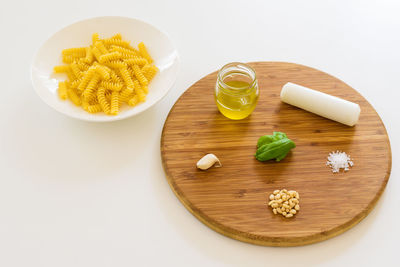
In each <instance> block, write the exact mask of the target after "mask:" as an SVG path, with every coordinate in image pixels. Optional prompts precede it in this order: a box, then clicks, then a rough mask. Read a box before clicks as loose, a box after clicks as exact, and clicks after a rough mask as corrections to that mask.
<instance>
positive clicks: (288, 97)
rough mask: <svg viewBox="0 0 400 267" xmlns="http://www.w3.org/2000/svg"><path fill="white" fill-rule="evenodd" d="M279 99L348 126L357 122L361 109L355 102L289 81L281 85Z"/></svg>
mask: <svg viewBox="0 0 400 267" xmlns="http://www.w3.org/2000/svg"><path fill="white" fill-rule="evenodd" d="M281 100H282V101H283V102H285V103H288V104H290V105H293V106H296V107H299V108H302V109H304V110H307V111H309V112H312V113H315V114H317V115H320V116H322V117H325V118H328V119H331V120H334V121H337V122H340V123H343V124H346V125H348V126H353V125H355V124H356V123H357V121H358V117H359V116H360V111H361V109H360V106H359V105H358V104H356V103H353V102H350V101H347V100H344V99H341V98H339V97H336V96H332V95H328V94H325V93H322V92H319V91H316V90H312V89H310V88H307V87H304V86H301V85H297V84H294V83H290V82H289V83H287V84H285V85H284V86H283V87H282V91H281Z"/></svg>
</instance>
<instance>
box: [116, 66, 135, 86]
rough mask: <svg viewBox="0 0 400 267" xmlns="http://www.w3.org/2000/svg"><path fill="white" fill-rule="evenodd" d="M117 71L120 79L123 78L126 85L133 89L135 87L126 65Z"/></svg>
mask: <svg viewBox="0 0 400 267" xmlns="http://www.w3.org/2000/svg"><path fill="white" fill-rule="evenodd" d="M119 72H120V73H121V76H122V79H123V80H124V82H125V84H126V86H127V87H128V88H131V89H132V90H133V89H134V88H135V87H134V85H133V81H132V77H131V75H130V74H129V71H128V69H127V68H126V67H123V68H120V69H119Z"/></svg>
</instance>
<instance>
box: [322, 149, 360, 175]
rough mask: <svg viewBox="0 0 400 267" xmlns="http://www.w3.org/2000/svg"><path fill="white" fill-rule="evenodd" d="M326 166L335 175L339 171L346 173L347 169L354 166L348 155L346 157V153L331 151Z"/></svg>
mask: <svg viewBox="0 0 400 267" xmlns="http://www.w3.org/2000/svg"><path fill="white" fill-rule="evenodd" d="M326 165H327V166H330V167H331V168H332V172H334V173H335V172H339V170H340V169H344V171H348V170H349V168H350V167H352V166H353V165H354V163H353V161H352V160H351V159H350V155H347V154H346V152H342V151H339V150H337V151H336V152H334V151H333V152H331V153H329V156H328V161H327V162H326Z"/></svg>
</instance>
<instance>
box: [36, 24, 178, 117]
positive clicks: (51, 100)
mask: <svg viewBox="0 0 400 267" xmlns="http://www.w3.org/2000/svg"><path fill="white" fill-rule="evenodd" d="M95 32H97V33H99V35H100V38H108V37H111V36H112V35H114V34H116V33H121V34H122V37H123V39H124V40H127V41H130V42H131V44H132V45H134V46H137V44H138V43H139V42H144V43H145V45H146V47H147V49H148V50H149V53H150V55H151V56H152V57H153V59H154V64H155V65H156V66H157V67H158V68H159V72H158V73H157V75H156V76H155V77H154V79H153V80H152V81H151V83H150V84H149V93H148V95H147V99H146V101H145V102H143V103H140V104H138V105H137V106H135V107H130V106H128V105H124V106H123V107H121V110H120V112H119V114H118V115H116V116H109V115H105V114H104V113H97V114H90V113H87V112H86V111H85V110H83V109H82V108H81V107H77V106H75V105H74V104H72V102H71V101H69V100H66V101H63V100H61V99H60V98H59V97H58V94H57V88H58V82H59V81H61V80H65V79H66V77H64V76H63V75H60V74H54V73H53V67H54V66H56V65H61V64H63V63H62V57H61V51H62V50H63V49H65V48H70V47H82V46H88V45H90V44H91V38H92V34H93V33H95ZM178 69H179V58H178V52H177V50H176V49H175V47H174V46H173V44H172V42H171V40H170V39H169V38H168V36H167V35H166V34H165V33H163V32H161V31H160V30H158V29H156V28H155V27H153V26H152V25H150V24H148V23H145V22H143V21H140V20H137V19H132V18H126V17H97V18H92V19H87V20H82V21H79V22H76V23H74V24H72V25H70V26H67V27H65V28H63V29H61V30H60V31H58V32H57V33H55V34H54V35H53V36H51V37H50V38H49V39H48V40H47V41H46V42H45V43H44V44H43V45H42V46H41V47H40V48H39V50H38V52H37V54H36V55H35V57H34V60H33V63H32V67H31V77H32V83H33V87H34V88H35V90H36V92H37V94H38V95H39V96H40V98H41V99H42V100H43V101H44V102H46V103H47V104H48V105H49V106H51V107H52V108H54V109H55V110H57V111H59V112H61V113H63V114H65V115H68V116H70V117H73V118H76V119H81V120H86V121H115V120H121V119H125V118H128V117H131V116H134V115H136V114H139V113H140V112H142V111H144V110H146V109H148V108H149V107H151V106H152V105H154V104H155V103H157V102H158V101H159V100H161V99H162V98H163V97H164V96H165V95H166V94H167V93H168V91H169V90H170V88H171V87H172V86H173V84H174V82H175V80H176V77H177V75H178Z"/></svg>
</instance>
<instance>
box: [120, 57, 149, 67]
mask: <svg viewBox="0 0 400 267" xmlns="http://www.w3.org/2000/svg"><path fill="white" fill-rule="evenodd" d="M124 61H125V63H126V64H128V65H138V66H144V65H146V64H147V59H145V58H143V57H138V56H132V57H131V58H127V59H125V60H124Z"/></svg>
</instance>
